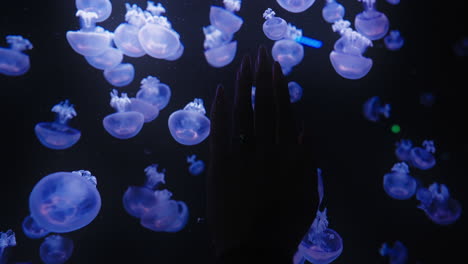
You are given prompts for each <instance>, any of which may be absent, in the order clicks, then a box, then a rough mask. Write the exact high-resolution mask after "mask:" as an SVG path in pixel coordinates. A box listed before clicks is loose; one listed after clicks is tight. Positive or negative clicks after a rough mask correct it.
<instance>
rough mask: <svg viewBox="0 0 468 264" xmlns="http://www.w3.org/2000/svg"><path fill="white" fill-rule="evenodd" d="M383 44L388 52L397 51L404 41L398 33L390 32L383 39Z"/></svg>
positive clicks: (396, 31)
mask: <svg viewBox="0 0 468 264" xmlns="http://www.w3.org/2000/svg"><path fill="white" fill-rule="evenodd" d="M384 43H385V47H387V49H389V50H399V49H401V47H403V44H404V43H405V39H404V38H403V37H402V36H401V34H400V31H398V30H390V33H389V34H388V35H387V36H386V37H385V38H384Z"/></svg>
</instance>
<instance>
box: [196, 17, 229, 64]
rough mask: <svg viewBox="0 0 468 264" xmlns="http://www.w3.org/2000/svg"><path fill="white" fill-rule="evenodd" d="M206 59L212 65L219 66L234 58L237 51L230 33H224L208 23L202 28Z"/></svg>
mask: <svg viewBox="0 0 468 264" xmlns="http://www.w3.org/2000/svg"><path fill="white" fill-rule="evenodd" d="M203 34H205V41H204V42H203V47H204V48H205V53H204V54H205V58H206V61H207V62H208V63H209V64H210V65H211V66H213V67H216V68H220V67H224V66H226V65H228V64H229V63H231V62H232V61H233V60H234V57H235V56H236V51H237V41H231V40H232V35H226V34H225V33H223V32H222V31H220V30H219V29H217V28H216V27H214V26H212V25H210V26H207V27H204V28H203Z"/></svg>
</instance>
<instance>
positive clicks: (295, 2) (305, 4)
mask: <svg viewBox="0 0 468 264" xmlns="http://www.w3.org/2000/svg"><path fill="white" fill-rule="evenodd" d="M276 2H278V4H279V5H280V6H281V7H282V8H284V9H285V10H287V11H289V12H291V13H300V12H304V11H306V10H307V9H308V8H309V7H311V6H312V5H313V4H314V3H315V0H276Z"/></svg>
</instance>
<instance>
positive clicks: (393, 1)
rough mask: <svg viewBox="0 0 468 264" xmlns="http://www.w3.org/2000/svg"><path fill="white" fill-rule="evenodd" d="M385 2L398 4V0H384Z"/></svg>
mask: <svg viewBox="0 0 468 264" xmlns="http://www.w3.org/2000/svg"><path fill="white" fill-rule="evenodd" d="M386 1H387V3H389V4H391V5H398V4H399V3H400V0H386Z"/></svg>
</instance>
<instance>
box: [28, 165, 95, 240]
mask: <svg viewBox="0 0 468 264" xmlns="http://www.w3.org/2000/svg"><path fill="white" fill-rule="evenodd" d="M96 184H97V181H96V177H94V176H93V175H91V172H89V171H86V170H79V171H72V172H56V173H52V174H49V175H47V176H45V177H44V178H42V179H41V180H40V181H39V182H38V183H37V184H36V185H35V186H34V188H33V190H32V191H31V194H30V196H29V210H30V212H31V217H32V218H33V219H34V220H35V221H36V222H37V224H38V225H39V226H41V227H43V228H45V229H47V230H49V231H50V232H55V233H66V232H71V231H74V230H77V229H80V228H82V227H84V226H86V225H88V224H89V223H91V221H93V220H94V218H95V217H96V216H97V214H98V213H99V210H100V209H101V196H100V194H99V192H98V190H97V188H96Z"/></svg>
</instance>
